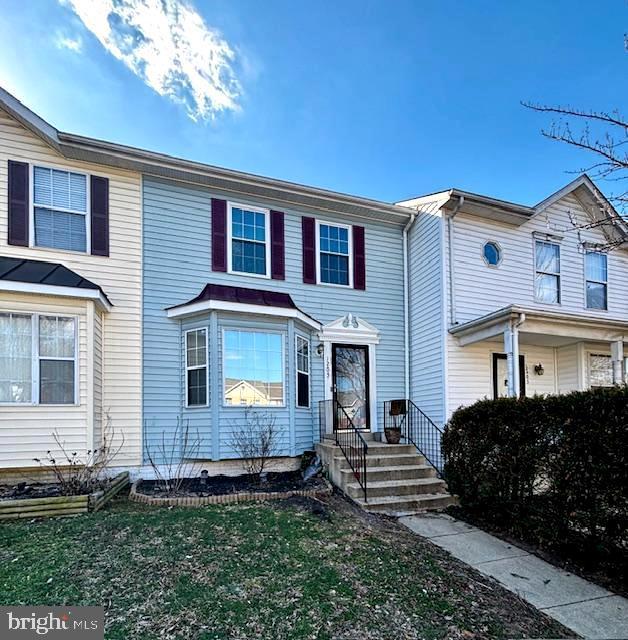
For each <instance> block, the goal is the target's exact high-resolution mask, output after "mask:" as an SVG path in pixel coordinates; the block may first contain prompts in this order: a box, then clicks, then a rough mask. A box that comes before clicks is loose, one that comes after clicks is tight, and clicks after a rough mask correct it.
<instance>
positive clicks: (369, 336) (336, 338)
mask: <svg viewBox="0 0 628 640" xmlns="http://www.w3.org/2000/svg"><path fill="white" fill-rule="evenodd" d="M318 337H319V340H321V341H322V342H342V343H347V344H379V331H378V330H377V329H376V328H375V327H374V326H373V325H372V324H370V323H369V322H367V321H366V320H363V319H362V318H360V317H359V316H356V315H354V314H353V313H347V314H345V315H344V316H341V317H340V318H337V319H336V320H333V321H332V322H330V323H329V324H326V325H324V326H323V328H322V329H321V331H320V332H319V334H318Z"/></svg>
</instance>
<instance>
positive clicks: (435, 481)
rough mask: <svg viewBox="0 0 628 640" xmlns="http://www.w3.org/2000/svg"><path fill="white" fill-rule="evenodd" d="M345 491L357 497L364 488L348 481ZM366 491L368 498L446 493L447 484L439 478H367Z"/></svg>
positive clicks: (362, 493) (361, 493) (362, 492)
mask: <svg viewBox="0 0 628 640" xmlns="http://www.w3.org/2000/svg"><path fill="white" fill-rule="evenodd" d="M346 492H347V495H348V496H349V497H350V498H359V497H360V496H362V495H364V490H363V489H362V487H361V486H360V484H359V483H358V482H350V483H349V484H347V487H346ZM366 492H367V497H368V498H383V497H386V496H390V497H397V496H408V495H423V494H440V495H447V485H446V484H445V482H444V481H443V480H440V479H439V478H419V479H418V480H381V481H379V482H369V481H368V480H367V484H366Z"/></svg>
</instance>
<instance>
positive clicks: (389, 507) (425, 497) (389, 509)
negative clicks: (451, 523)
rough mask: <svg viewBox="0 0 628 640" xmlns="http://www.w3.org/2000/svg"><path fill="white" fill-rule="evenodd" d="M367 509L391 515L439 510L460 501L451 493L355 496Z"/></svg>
mask: <svg viewBox="0 0 628 640" xmlns="http://www.w3.org/2000/svg"><path fill="white" fill-rule="evenodd" d="M354 500H355V502H356V503H357V504H359V505H360V506H361V507H362V508H363V509H364V510H365V511H372V512H374V513H384V514H386V515H390V516H402V515H408V514H413V513H420V512H423V511H438V510H441V509H446V508H447V507H450V506H452V505H455V504H457V503H458V501H457V499H456V497H455V496H451V495H449V494H446V493H445V494H443V493H437V494H421V495H407V496H384V497H380V498H369V499H368V501H365V500H364V498H354Z"/></svg>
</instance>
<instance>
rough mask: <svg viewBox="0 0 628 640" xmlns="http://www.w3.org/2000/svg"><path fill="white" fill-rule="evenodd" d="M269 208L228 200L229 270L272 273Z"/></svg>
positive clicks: (262, 273)
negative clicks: (257, 207) (256, 207)
mask: <svg viewBox="0 0 628 640" xmlns="http://www.w3.org/2000/svg"><path fill="white" fill-rule="evenodd" d="M269 236H270V233H269V227H268V210H267V209H255V208H252V207H245V206H242V205H236V204H231V203H229V254H230V264H229V270H230V271H231V272H233V273H246V274H252V275H256V276H269V274H270V268H269V264H270V248H269Z"/></svg>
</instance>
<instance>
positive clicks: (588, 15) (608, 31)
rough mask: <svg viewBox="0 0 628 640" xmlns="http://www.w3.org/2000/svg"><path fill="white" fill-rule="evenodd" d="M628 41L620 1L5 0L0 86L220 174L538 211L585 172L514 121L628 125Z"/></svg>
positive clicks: (563, 150) (626, 10)
mask: <svg viewBox="0 0 628 640" xmlns="http://www.w3.org/2000/svg"><path fill="white" fill-rule="evenodd" d="M114 5H115V6H114ZM164 7H165V9H164ZM576 7H577V9H578V10H576ZM626 31H628V3H626V0H604V1H603V2H599V0H591V1H588V0H582V1H581V2H578V3H574V2H573V0H551V1H550V2H548V1H547V0H526V1H523V0H521V1H519V0H516V1H514V0H513V1H508V2H506V1H504V0H490V1H489V0H474V1H466V2H463V1H461V0H460V1H454V0H449V1H443V0H409V1H405V0H380V1H373V0H342V1H341V2H332V1H330V0H316V2H314V1H311V2H306V1H299V2H294V1H293V0H268V1H265V2H261V1H260V0H211V1H208V0H196V2H194V3H191V2H185V3H184V2H179V3H177V2H176V0H164V2H163V3H162V2H161V1H160V0H63V1H61V2H57V1H55V0H30V1H29V2H27V3H25V2H22V1H20V0H5V2H4V3H3V20H2V21H1V22H0V50H1V55H0V84H2V85H3V86H4V87H5V88H6V89H8V90H9V91H11V92H12V93H14V94H15V95H16V96H17V97H18V98H20V99H21V100H22V101H23V102H24V103H25V104H27V105H28V106H29V107H31V108H32V109H34V110H35V111H36V112H37V113H39V114H40V115H41V116H43V117H44V118H45V119H47V120H48V121H49V122H51V123H52V124H53V125H55V126H56V127H58V128H59V129H62V130H65V131H71V132H73V133H79V134H83V135H88V136H93V137H97V138H103V139H106V140H113V141H116V142H121V143H125V144H129V145H134V146H138V147H143V148H148V149H154V150H158V151H162V152H165V153H169V154H173V155H177V156H182V157H186V158H190V159H194V160H199V161H202V162H207V163H210V164H216V165H219V166H224V167H229V168H233V169H238V170H242V171H250V172H253V173H258V174H262V175H267V176H272V177H278V178H281V179H285V180H292V181H295V182H300V183H305V184H309V185H314V186H320V187H325V188H329V189H334V190H338V191H343V192H347V193H353V194H357V195H364V196H368V197H373V198H378V199H382V200H387V201H391V200H400V199H403V198H406V197H410V196H412V195H418V194H421V193H429V192H432V191H437V190H441V189H445V188H448V187H451V186H455V187H458V188H462V189H467V190H470V191H475V192H478V193H484V194H486V195H492V196H495V197H501V198H505V199H510V200H514V201H516V202H522V203H525V204H533V203H535V202H537V201H538V200H541V199H542V198H544V197H545V196H546V195H548V194H549V193H550V192H551V191H554V190H555V189H557V188H559V187H560V186H562V185H563V184H564V183H566V182H568V181H569V180H570V179H572V178H573V176H572V175H570V174H567V173H566V171H568V170H577V169H579V168H580V167H582V166H584V165H586V164H587V161H588V157H587V156H586V155H582V154H580V153H578V152H577V151H575V150H572V149H569V148H567V147H564V146H563V145H560V144H558V143H552V142H550V141H548V140H545V139H544V138H542V137H541V135H540V132H539V130H540V128H541V127H542V126H543V125H544V124H548V123H549V119H548V118H546V117H544V116H542V115H539V114H535V113H532V112H529V111H528V110H526V109H524V108H523V107H521V106H520V104H519V101H520V100H532V101H540V102H547V103H552V104H567V103H569V104H572V105H576V106H580V107H583V108H596V109H613V108H621V107H625V106H626V105H627V104H628V82H626V80H627V79H628V73H627V71H628V53H627V52H626V51H625V50H624V42H623V39H624V33H625V32H626ZM600 186H601V187H602V188H603V189H604V190H605V191H606V192H609V190H612V185H609V184H605V183H601V184H600Z"/></svg>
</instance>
